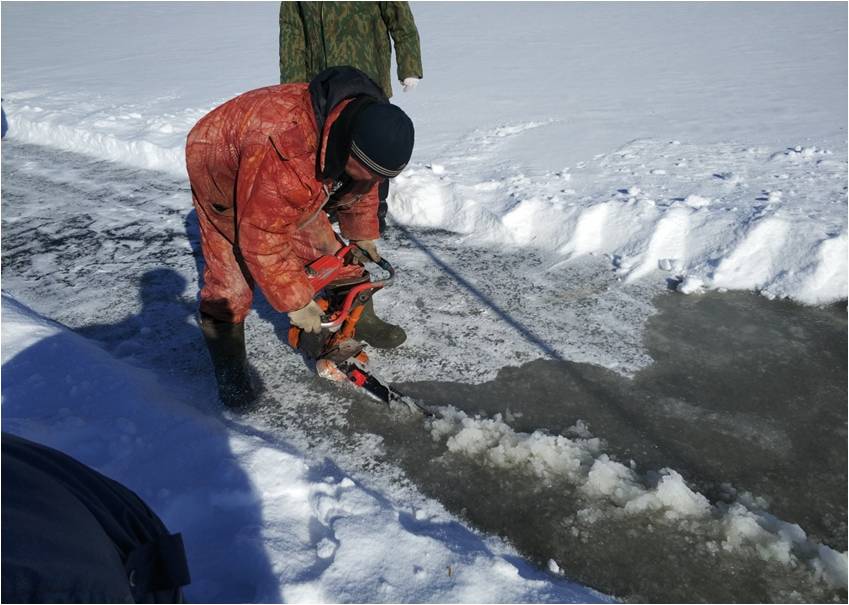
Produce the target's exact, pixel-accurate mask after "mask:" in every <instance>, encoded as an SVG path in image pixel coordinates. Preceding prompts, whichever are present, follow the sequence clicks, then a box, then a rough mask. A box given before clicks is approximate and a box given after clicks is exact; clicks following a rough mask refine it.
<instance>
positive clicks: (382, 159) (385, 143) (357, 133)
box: [351, 103, 415, 178]
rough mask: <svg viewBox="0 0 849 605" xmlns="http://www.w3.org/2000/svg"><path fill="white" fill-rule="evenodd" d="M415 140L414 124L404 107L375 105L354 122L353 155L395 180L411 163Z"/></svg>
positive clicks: (369, 166)
mask: <svg viewBox="0 0 849 605" xmlns="http://www.w3.org/2000/svg"><path fill="white" fill-rule="evenodd" d="M414 138H415V129H414V128H413V121H412V120H410V118H409V116H407V114H405V113H404V112H403V111H402V110H401V108H400V107H398V106H396V105H392V104H391V103H373V104H371V105H369V106H368V107H366V108H364V109H363V110H362V111H361V112H359V113H358V114H357V116H356V118H355V119H354V124H353V137H352V139H351V153H352V154H354V156H356V158H357V159H359V160H360V161H361V162H362V163H363V164H365V165H366V166H367V167H368V168H369V170H371V171H372V172H375V173H377V174H379V175H381V176H385V177H388V178H392V177H396V176H398V175H399V174H401V171H402V170H404V167H405V166H406V165H407V162H409V161H410V156H411V155H413V142H414Z"/></svg>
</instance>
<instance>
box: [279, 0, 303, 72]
mask: <svg viewBox="0 0 849 605" xmlns="http://www.w3.org/2000/svg"><path fill="white" fill-rule="evenodd" d="M308 80H309V78H307V45H306V40H305V39H304V22H303V20H302V19H301V13H300V9H299V8H298V3H297V2H281V3H280V83H281V84H288V83H291V82H306V81H308Z"/></svg>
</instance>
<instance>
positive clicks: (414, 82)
mask: <svg viewBox="0 0 849 605" xmlns="http://www.w3.org/2000/svg"><path fill="white" fill-rule="evenodd" d="M401 84H402V86H404V92H410V91H411V90H413V89H414V88H415V87H416V86H418V85H419V78H416V77H412V76H411V77H409V78H404V79H403V80H402V81H401Z"/></svg>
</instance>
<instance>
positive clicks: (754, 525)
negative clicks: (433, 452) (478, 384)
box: [429, 407, 847, 589]
mask: <svg viewBox="0 0 849 605" xmlns="http://www.w3.org/2000/svg"><path fill="white" fill-rule="evenodd" d="M440 413H441V416H440V417H439V418H435V419H433V420H431V421H430V422H429V429H430V431H431V435H432V437H433V439H434V440H435V441H444V442H445V446H446V448H447V449H448V451H450V452H453V453H456V454H460V455H464V456H468V457H474V458H478V459H481V460H484V461H485V463H486V464H487V465H491V466H494V467H496V468H505V469H507V468H509V469H520V470H522V471H524V472H529V473H532V474H534V475H535V476H537V477H539V478H542V479H546V480H562V481H565V482H566V483H567V484H568V485H569V486H571V487H573V488H574V489H576V490H577V491H578V492H579V493H580V494H581V495H582V496H583V497H584V498H586V499H588V500H589V501H590V502H591V504H590V505H589V506H588V509H589V510H591V511H593V512H592V514H591V515H590V516H591V517H593V518H594V519H595V520H598V518H603V517H604V516H605V515H611V516H617V515H651V516H650V518H649V519H650V521H649V522H651V523H666V524H668V525H670V526H671V527H674V528H676V531H681V532H688V533H697V534H699V535H700V537H701V541H703V542H706V543H708V544H714V545H715V548H717V549H722V550H724V551H728V552H735V553H738V554H742V555H746V556H756V557H759V558H760V559H763V560H764V561H773V562H777V563H780V564H783V565H786V566H788V567H794V568H795V567H797V566H798V565H799V564H804V565H806V566H807V567H808V569H809V570H810V572H811V574H813V576H814V578H815V579H817V580H821V581H823V582H826V583H827V584H828V585H830V586H832V587H835V588H842V589H845V588H846V587H847V553H840V552H837V551H835V550H833V549H831V548H829V547H827V546H824V545H821V544H817V543H816V542H813V541H812V540H810V539H808V537H807V535H806V534H805V532H804V531H803V530H802V528H801V527H799V526H798V525H796V524H791V523H786V522H784V521H781V520H780V519H777V518H776V517H774V516H773V515H770V514H769V513H768V512H767V510H766V504H765V503H764V502H763V501H761V500H759V499H757V498H755V497H753V496H751V495H750V494H746V493H742V494H738V495H737V498H736V499H735V500H734V501H733V502H731V503H730V504H728V503H724V502H720V503H717V504H711V503H710V502H709V501H708V499H707V498H705V497H704V496H703V495H702V494H700V493H698V492H695V491H693V490H692V489H691V488H690V487H689V486H688V485H687V484H686V482H685V481H684V479H683V477H682V476H681V475H680V474H679V473H677V472H676V471H675V470H673V469H668V468H665V469H661V471H660V473H659V476H657V477H654V476H651V475H649V474H647V475H640V474H639V473H638V472H637V470H636V468H635V467H634V466H633V464H632V467H628V466H625V465H623V464H621V463H619V462H616V461H615V460H612V459H611V458H610V457H609V456H608V455H607V454H605V453H604V451H603V447H604V443H603V442H602V441H601V440H600V439H598V438H596V437H593V436H592V435H591V434H590V433H589V432H588V430H587V429H586V427H585V426H583V424H582V423H579V424H578V425H577V426H575V427H572V428H571V429H570V430H569V431H568V432H569V434H570V436H568V437H567V436H564V435H550V434H548V433H545V432H541V431H535V432H533V433H530V434H528V433H517V432H515V431H514V430H513V429H512V428H510V426H508V425H507V424H506V423H504V422H503V421H502V418H501V416H500V415H497V416H496V417H495V418H488V419H487V418H481V417H478V416H475V417H471V416H468V415H467V414H465V413H464V412H462V411H459V410H457V409H455V408H453V407H443V408H440Z"/></svg>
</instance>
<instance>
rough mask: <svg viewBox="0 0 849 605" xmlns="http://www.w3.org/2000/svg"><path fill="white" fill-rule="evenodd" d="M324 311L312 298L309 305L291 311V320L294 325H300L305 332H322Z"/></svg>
mask: <svg viewBox="0 0 849 605" xmlns="http://www.w3.org/2000/svg"><path fill="white" fill-rule="evenodd" d="M322 313H323V311H322V310H321V307H319V306H318V303H317V302H315V301H314V300H311V301H309V302H308V303H307V305H306V306H305V307H303V308H301V309H298V310H297V311H291V312H289V321H290V322H291V323H292V325H293V326H298V327H299V328H301V329H302V330H303V331H304V332H315V333H316V334H318V333H319V332H321V315H322Z"/></svg>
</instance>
